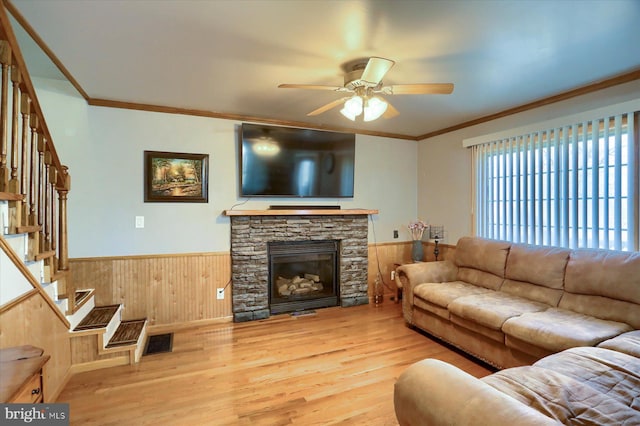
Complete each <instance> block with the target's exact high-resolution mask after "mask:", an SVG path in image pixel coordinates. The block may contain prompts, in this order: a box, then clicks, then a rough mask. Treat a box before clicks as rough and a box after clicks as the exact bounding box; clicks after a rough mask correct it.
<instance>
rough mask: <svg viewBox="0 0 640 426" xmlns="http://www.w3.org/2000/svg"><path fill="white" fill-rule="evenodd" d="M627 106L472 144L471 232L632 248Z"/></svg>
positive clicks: (633, 184) (633, 200)
mask: <svg viewBox="0 0 640 426" xmlns="http://www.w3.org/2000/svg"><path fill="white" fill-rule="evenodd" d="M637 145H638V141H637V129H635V127H634V114H633V113H628V114H621V115H616V116H612V117H606V118H602V119H599V120H592V121H586V122H582V123H578V124H573V125H568V126H563V127H557V128H553V129H549V130H541V131H537V132H533V133H529V134H525V135H520V136H515V137H510V138H506V139H501V140H496V141H493V142H488V143H483V144H479V145H475V146H473V158H474V167H475V173H474V175H475V182H474V193H475V195H474V197H475V211H476V214H475V227H476V234H477V235H479V236H483V237H487V238H494V239H500V240H507V241H513V242H523V243H529V244H537V245H552V246H561V247H570V248H578V247H592V248H604V249H611V250H626V251H633V250H638V170H639V167H638V153H637V152H638V147H637Z"/></svg>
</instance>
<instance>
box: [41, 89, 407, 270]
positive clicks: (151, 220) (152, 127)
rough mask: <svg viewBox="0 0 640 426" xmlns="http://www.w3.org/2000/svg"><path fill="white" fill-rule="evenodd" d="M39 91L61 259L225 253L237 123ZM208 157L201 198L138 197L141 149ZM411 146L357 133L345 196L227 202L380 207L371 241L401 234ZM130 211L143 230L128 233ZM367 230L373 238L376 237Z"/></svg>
mask: <svg viewBox="0 0 640 426" xmlns="http://www.w3.org/2000/svg"><path fill="white" fill-rule="evenodd" d="M35 84H36V86H37V88H38V97H39V100H40V103H41V104H42V107H43V110H44V113H45V118H46V119H47V123H48V126H49V128H50V130H51V132H52V136H53V139H54V142H55V146H56V148H57V150H58V154H59V156H60V158H61V161H62V162H63V164H65V165H68V166H69V171H70V174H71V178H72V185H71V186H72V189H71V192H70V194H69V212H68V213H69V255H70V257H72V258H77V257H94V256H120V255H136V254H164V253H195V252H211V251H228V250H229V218H228V217H226V216H224V215H223V211H224V210H225V209H230V208H231V207H233V206H234V205H236V204H239V203H243V202H244V201H246V200H247V199H246V198H239V197H238V196H237V193H238V190H237V182H238V177H237V152H236V151H237V133H236V132H237V128H238V126H239V124H240V123H239V122H235V121H230V120H221V119H212V118H203V117H192V116H185V115H175V114H163V113H153V112H144V111H133V110H124V109H115V108H101V107H90V106H87V105H86V102H84V100H83V99H82V98H80V97H79V96H78V95H77V94H74V93H71V92H69V91H65V90H62V89H60V88H59V87H58V86H59V83H56V82H50V81H36V82H35ZM145 150H153V151H173V152H191V153H203V154H209V170H210V172H209V202H208V203H206V204H205V203H144V201H143V197H144V193H143V151H145ZM417 152H418V146H417V143H416V142H413V141H405V140H397V139H389V138H379V137H372V136H362V135H357V137H356V164H355V174H356V176H355V183H354V184H355V193H354V194H355V195H354V197H353V198H352V199H317V200H304V201H301V200H300V199H282V198H278V199H271V198H270V199H256V198H253V199H250V200H248V201H246V203H244V204H242V205H240V206H237V207H235V208H236V209H240V210H253V209H264V208H267V207H268V206H269V205H270V204H309V205H313V204H339V205H340V206H342V208H364V209H378V210H379V214H378V215H374V216H373V217H372V222H373V226H370V231H369V242H370V243H371V242H373V241H374V237H375V240H376V241H378V242H384V241H392V240H393V230H399V231H400V239H399V240H397V241H402V240H409V239H410V238H409V235H408V232H407V231H406V225H407V223H408V222H409V221H411V220H413V219H414V218H415V217H416V214H417V181H416V170H417V169H416V167H417V160H416V157H417ZM135 216H144V218H145V228H144V229H136V228H135V226H134V224H135ZM374 230H375V236H374Z"/></svg>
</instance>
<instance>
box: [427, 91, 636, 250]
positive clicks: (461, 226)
mask: <svg viewBox="0 0 640 426" xmlns="http://www.w3.org/2000/svg"><path fill="white" fill-rule="evenodd" d="M634 99H640V81H634V82H631V83H626V84H623V85H619V86H616V87H612V88H609V89H605V90H602V91H599V92H595V93H591V94H588V95H584V96H580V97H577V98H573V99H569V100H567V101H563V102H558V103H555V104H551V105H547V106H544V107H540V108H536V109H534V110H531V111H526V112H523V113H520V114H515V115H511V116H508V117H504V118H501V119H498V120H493V121H490V122H487V123H482V124H479V125H476V126H472V127H468V128H464V129H461V130H458V131H455V132H450V133H446V134H444V135H440V136H436V137H433V138H430V139H426V140H424V141H420V142H419V147H418V157H419V159H418V194H419V195H418V215H419V216H420V217H421V218H423V219H428V220H429V222H430V223H432V224H437V225H444V226H445V231H446V232H445V240H444V242H445V243H447V244H455V243H456V242H457V241H458V239H459V238H460V237H462V236H465V235H471V233H472V212H471V207H472V200H471V173H472V171H471V149H468V148H463V147H462V141H463V139H467V138H471V137H476V136H482V135H486V134H490V133H494V132H499V131H503V130H508V129H514V128H517V127H520V126H525V125H531V124H534V123H539V122H543V121H547V120H551V119H555V118H558V117H563V116H570V115H574V114H579V113H583V112H587V111H590V110H592V109H596V108H601V107H604V106H608V105H613V104H617V103H621V102H625V101H629V100H634Z"/></svg>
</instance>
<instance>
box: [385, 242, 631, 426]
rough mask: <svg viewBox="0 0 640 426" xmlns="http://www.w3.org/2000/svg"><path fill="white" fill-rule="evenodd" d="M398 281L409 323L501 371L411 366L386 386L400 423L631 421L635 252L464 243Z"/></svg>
mask: <svg viewBox="0 0 640 426" xmlns="http://www.w3.org/2000/svg"><path fill="white" fill-rule="evenodd" d="M396 283H397V284H398V286H400V287H402V289H403V313H404V316H405V319H406V321H407V323H408V324H409V325H410V326H413V327H417V328H419V329H421V330H424V331H426V332H428V333H430V334H432V335H434V336H436V337H438V338H440V339H442V340H444V341H447V342H449V343H451V344H453V345H455V346H457V347H459V348H460V349H463V350H464V351H466V352H468V353H470V354H472V355H474V356H476V357H478V358H480V359H482V360H484V361H486V362H488V363H490V364H492V365H494V366H496V367H498V368H506V369H505V370H502V371H499V372H497V373H494V374H492V375H490V376H487V377H485V378H483V379H476V378H474V377H472V376H470V375H468V374H466V373H465V372H463V371H461V370H459V369H457V368H456V367H454V366H451V365H449V364H446V363H444V362H441V361H438V360H432V359H427V360H423V361H421V362H418V363H416V364H414V365H412V366H411V367H409V368H408V369H407V370H406V371H405V372H404V373H403V374H402V375H401V376H400V378H399V379H398V381H397V382H396V386H395V393H394V403H395V409H396V415H397V418H398V421H399V422H400V424H401V425H440V424H442V425H445V424H447V425H477V424H486V425H511V424H518V425H544V424H558V422H561V423H565V424H584V425H587V424H592V425H597V424H640V404H639V403H638V401H640V330H638V329H640V253H638V252H633V253H626V252H613V251H604V250H582V249H581V250H567V249H561V248H553V247H537V246H529V245H523V244H513V243H508V242H502V241H494V240H486V239H481V238H469V237H464V238H461V239H460V240H459V241H458V244H457V246H456V250H455V254H454V256H453V258H452V259H450V260H446V261H442V262H427V263H416V264H410V265H403V266H401V267H399V268H398V269H397V278H396ZM529 364H533V365H529ZM509 367H511V368H509Z"/></svg>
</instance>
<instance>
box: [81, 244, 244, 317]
mask: <svg viewBox="0 0 640 426" xmlns="http://www.w3.org/2000/svg"><path fill="white" fill-rule="evenodd" d="M70 265H71V270H72V271H73V277H74V281H75V286H76V288H77V289H83V288H93V289H95V302H96V305H97V306H103V305H113V304H123V305H124V309H123V311H122V319H123V320H131V319H135V318H147V320H148V321H149V325H168V324H176V325H177V324H180V323H191V322H197V321H202V320H211V319H222V318H228V319H230V318H231V316H232V313H231V288H230V285H229V286H227V284H228V283H229V280H230V279H231V260H230V256H229V253H192V254H167V255H148V256H122V257H96V258H78V259H71V260H70ZM225 286H227V289H226V290H225V298H224V299H223V300H218V299H216V289H217V288H224V287H225Z"/></svg>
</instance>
